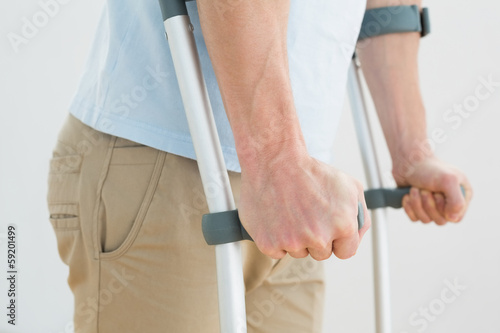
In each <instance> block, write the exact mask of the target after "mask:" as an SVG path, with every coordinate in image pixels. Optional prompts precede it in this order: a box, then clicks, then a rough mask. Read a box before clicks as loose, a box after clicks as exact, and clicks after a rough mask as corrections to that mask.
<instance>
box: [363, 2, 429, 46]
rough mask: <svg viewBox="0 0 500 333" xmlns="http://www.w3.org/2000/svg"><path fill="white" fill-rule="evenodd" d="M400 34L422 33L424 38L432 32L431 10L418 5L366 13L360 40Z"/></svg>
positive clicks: (384, 8)
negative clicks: (420, 9)
mask: <svg viewBox="0 0 500 333" xmlns="http://www.w3.org/2000/svg"><path fill="white" fill-rule="evenodd" d="M400 32H420V35H421V36H422V37H424V36H426V35H428V34H429V33H430V32H431V26H430V19H429V10H428V9H427V8H422V11H421V12H420V11H419V8H418V6H417V5H412V6H390V7H380V8H373V9H369V10H367V11H366V12H365V16H364V18H363V23H362V24H361V31H360V34H359V37H358V40H363V39H366V38H370V37H375V36H380V35H386V34H391V33H400Z"/></svg>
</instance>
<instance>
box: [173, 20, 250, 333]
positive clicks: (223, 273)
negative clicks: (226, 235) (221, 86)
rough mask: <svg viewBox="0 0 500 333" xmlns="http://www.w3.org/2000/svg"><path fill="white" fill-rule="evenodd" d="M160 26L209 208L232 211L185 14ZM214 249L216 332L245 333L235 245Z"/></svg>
mask: <svg viewBox="0 0 500 333" xmlns="http://www.w3.org/2000/svg"><path fill="white" fill-rule="evenodd" d="M164 24H165V31H166V32H167V36H168V41H169V45H170V50H171V53H172V59H173V62H174V67H175V72H176V74H177V80H178V83H179V88H180V91H181V95H182V101H183V103H184V109H185V111H186V117H187V120H188V123H189V130H190V132H191V137H192V139H193V144H194V149H195V152H196V157H197V160H198V167H199V169H200V175H201V179H202V182H203V187H204V190H205V195H206V197H207V203H208V207H209V210H210V212H211V213H216V212H221V211H227V210H233V209H236V207H235V203H234V198H233V194H232V191H231V186H230V183H229V177H228V174H227V171H226V166H225V163H224V158H223V155H222V150H221V147H220V142H219V136H218V134H217V129H216V127H215V121H214V118H213V113H212V108H211V105H210V101H209V98H208V92H207V89H206V85H205V80H204V78H203V74H202V71H201V65H200V60H199V57H198V52H197V49H196V44H195V40H194V36H193V33H192V31H193V26H192V25H191V23H190V21H189V17H188V16H186V15H179V16H174V17H171V18H169V19H167V20H166V21H165V22H164ZM200 228H201V221H200ZM215 253H216V260H217V284H218V293H219V317H220V326H221V332H222V333H245V332H246V331H247V329H246V313H245V287H244V283H243V269H242V257H241V246H240V243H231V244H223V245H217V246H216V247H215Z"/></svg>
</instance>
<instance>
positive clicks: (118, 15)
mask: <svg viewBox="0 0 500 333" xmlns="http://www.w3.org/2000/svg"><path fill="white" fill-rule="evenodd" d="M187 6H188V12H189V15H190V18H191V22H192V24H193V26H194V35H195V39H196V43H197V46H198V52H199V54H200V59H201V63H202V68H203V74H204V76H205V80H206V83H207V87H208V92H209V96H210V100H211V103H212V107H213V111H214V116H215V120H216V124H217V129H218V132H219V137H220V140H221V145H222V150H223V153H224V158H225V160H226V166H227V168H228V169H229V170H232V171H240V166H239V163H238V158H237V155H236V150H235V147H234V138H233V134H232V131H231V128H230V126H229V122H228V120H227V117H226V114H225V111H224V108H223V104H222V100H221V96H220V93H219V90H218V86H217V82H216V79H215V75H214V72H213V68H212V66H211V63H210V59H209V57H208V53H207V49H206V46H205V43H204V40H203V36H202V34H201V28H200V22H199V18H198V11H197V8H196V3H195V2H194V1H190V2H187ZM365 6H366V0H292V1H291V7H290V17H289V24H288V58H289V66H290V79H291V82H292V89H293V95H294V100H295V107H296V109H297V113H298V117H299V120H300V124H301V128H302V131H303V133H304V137H305V140H306V144H307V147H308V151H309V153H310V154H311V156H313V157H315V158H317V159H319V160H321V161H323V162H326V163H331V161H332V145H333V140H334V133H335V131H336V128H337V125H338V122H339V119H340V112H341V109H342V106H343V103H344V97H345V83H346V79H347V69H348V66H349V63H350V60H351V57H352V53H353V51H354V46H355V43H356V40H357V37H358V33H359V29H360V26H361V21H362V19H363V14H364V11H365ZM70 112H71V113H72V114H73V115H74V116H76V117H77V118H79V119H80V120H81V121H83V122H84V123H85V124H87V125H89V126H91V127H93V128H95V129H96V130H99V131H102V132H105V133H109V134H112V135H116V136H119V137H123V138H126V139H129V140H132V141H135V142H139V143H142V144H145V145H148V146H151V147H154V148H157V149H160V150H164V151H167V152H169V153H172V154H176V155H180V156H184V157H188V158H192V159H195V153H194V148H193V145H192V141H191V136H190V134H189V129H188V125H187V120H186V117H185V115H184V109H183V106H182V100H181V97H180V92H179V88H178V85H177V81H176V78H175V73H174V69H173V64H172V58H171V55H170V51H169V46H168V42H167V41H166V39H165V32H164V27H163V20H162V17H161V11H160V8H159V4H158V1H157V0H141V1H137V0H107V2H106V4H105V7H104V9H103V13H102V17H101V19H100V22H99V26H98V28H97V32H96V36H95V40H94V43H93V46H92V49H91V53H90V56H89V59H88V62H87V65H86V67H85V71H84V73H83V76H82V78H81V81H80V84H79V87H78V89H77V92H76V94H75V96H74V98H73V101H72V103H71V106H70Z"/></svg>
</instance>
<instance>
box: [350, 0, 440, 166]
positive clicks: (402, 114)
mask: <svg viewBox="0 0 500 333" xmlns="http://www.w3.org/2000/svg"><path fill="white" fill-rule="evenodd" d="M397 4H399V2H398V1H388V0H371V1H368V8H376V7H383V6H391V5H397ZM405 4H406V3H405ZM411 4H417V5H420V1H416V0H413V1H412V3H411ZM419 42H420V34H419V33H417V32H415V33H399V34H389V35H384V36H378V37H374V38H370V39H368V40H366V41H364V42H361V43H359V45H358V50H357V52H358V55H359V58H360V61H361V63H362V66H363V73H364V75H365V78H366V81H367V84H368V86H369V88H370V92H371V94H372V96H373V100H374V103H375V107H376V109H377V113H378V116H379V119H380V122H381V125H382V129H383V131H384V135H385V137H386V141H387V144H388V147H389V151H390V153H391V157H392V160H393V171H396V170H397V169H398V168H399V166H400V165H401V164H405V165H407V164H408V163H414V162H416V160H418V159H419V158H423V157H425V156H426V155H429V154H430V153H431V152H430V150H429V149H427V148H425V144H426V142H427V141H426V137H427V130H426V121H425V109H424V106H423V102H422V97H421V93H420V88H419V77H418V65H417V60H418V59H417V55H418V48H419Z"/></svg>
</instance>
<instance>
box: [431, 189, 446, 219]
mask: <svg viewBox="0 0 500 333" xmlns="http://www.w3.org/2000/svg"><path fill="white" fill-rule="evenodd" d="M433 196H434V202H435V203H436V209H437V210H438V212H439V214H440V215H441V216H445V214H444V204H445V200H444V196H443V194H442V193H434V194H433Z"/></svg>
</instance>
